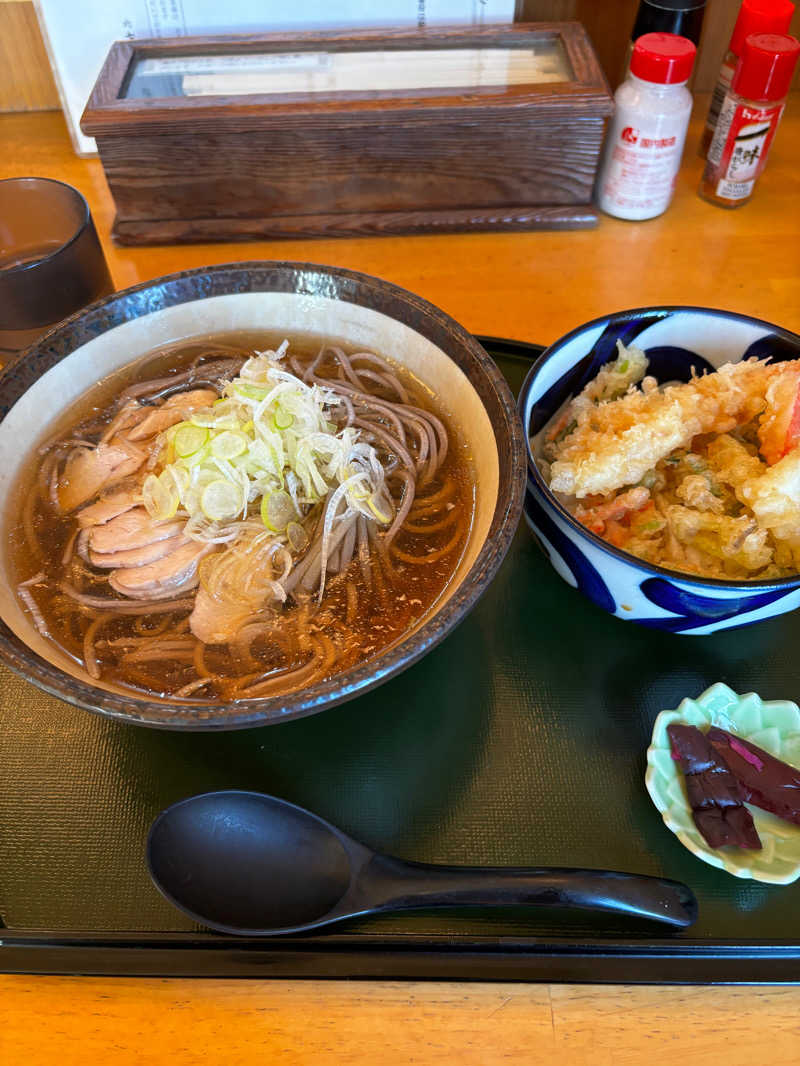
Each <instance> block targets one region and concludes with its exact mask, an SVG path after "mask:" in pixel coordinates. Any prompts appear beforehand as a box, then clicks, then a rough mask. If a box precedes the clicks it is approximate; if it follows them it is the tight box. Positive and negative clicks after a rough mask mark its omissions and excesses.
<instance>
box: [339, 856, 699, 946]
mask: <svg viewBox="0 0 800 1066" xmlns="http://www.w3.org/2000/svg"><path fill="white" fill-rule="evenodd" d="M359 888H360V889H361V891H362V892H363V894H364V897H365V901H366V899H368V900H369V903H370V906H371V907H375V908H376V909H378V910H405V909H409V908H412V907H454V906H459V907H468V906H477V907H481V906H498V907H504V906H508V905H512V904H525V905H527V906H538V907H577V908H580V909H581V910H592V911H608V912H611V913H614V914H622V915H628V916H632V917H637V918H650V919H652V920H654V921H657V922H664V923H665V924H667V925H671V926H673V927H675V928H679V929H685V928H686V927H687V926H689V925H691V924H692V923H693V922H694V921H695V919H696V918H697V900H696V899H695V897H694V894H693V893H692V891H691V889H690V888H688V887H687V886H686V885H684V884H681V883H680V882H679V881H670V880H666V879H664V878H659V877H648V876H645V875H642V874H629V873H618V872H616V871H613V870H575V869H561V868H555V867H541V868H536V867H533V868H531V867H512V866H507V867H502V866H499V867H470V866H436V865H430V864H425V863H413V862H403V861H402V860H400V859H395V858H392V857H390V856H387V855H375V856H374V858H373V859H372V861H371V862H370V863H368V865H367V866H366V867H365V868H364V869H363V871H362V873H361V876H360V878H359Z"/></svg>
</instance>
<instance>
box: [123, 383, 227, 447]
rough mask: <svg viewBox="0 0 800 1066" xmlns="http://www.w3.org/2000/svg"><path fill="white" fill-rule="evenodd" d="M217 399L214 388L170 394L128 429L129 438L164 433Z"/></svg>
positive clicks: (133, 438) (134, 438) (143, 438)
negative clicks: (158, 405)
mask: <svg viewBox="0 0 800 1066" xmlns="http://www.w3.org/2000/svg"><path fill="white" fill-rule="evenodd" d="M216 399H217V393H216V392H215V391H214V389H193V390H192V391H191V392H181V393H178V394H177V395H175V396H170V398H169V399H168V400H165V401H164V403H163V404H162V405H161V406H160V407H154V408H153V409H152V410H151V411H150V412H149V414H147V415H145V417H144V418H143V419H142V420H141V421H140V422H138V423H137V424H136V425H135V426H134V427H133V429H130V430H128V431H127V434H126V435H127V437H128V439H129V440H147V438H148V437H154V436H155V435H156V434H157V433H163V432H164V430H166V429H169V428H170V426H176V425H177V424H178V422H183V421H184V420H185V419H187V418H189V416H190V415H191V414H192V412H193V411H196V410H198V408H200V407H210V406H211V404H212V403H213V402H214V401H215V400H216Z"/></svg>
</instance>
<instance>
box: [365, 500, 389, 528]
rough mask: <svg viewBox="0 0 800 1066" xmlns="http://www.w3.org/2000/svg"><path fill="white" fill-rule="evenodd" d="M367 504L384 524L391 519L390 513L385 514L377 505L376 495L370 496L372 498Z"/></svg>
mask: <svg viewBox="0 0 800 1066" xmlns="http://www.w3.org/2000/svg"><path fill="white" fill-rule="evenodd" d="M367 506H368V507H369V509H370V511H372V513H373V514H374V515H375V517H376V518H377V519H378V521H379V522H382V523H383V524H384V525H386V524H387V523H388V522H390V521H391V519H392V516H391V515H390V514H384V513H383V512H382V511H381V510H379V508H378V507H377V506H376V504H375V497H374V496H370V498H369V499H368V500H367Z"/></svg>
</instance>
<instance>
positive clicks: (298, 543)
mask: <svg viewBox="0 0 800 1066" xmlns="http://www.w3.org/2000/svg"><path fill="white" fill-rule="evenodd" d="M286 539H287V540H288V541H289V547H290V548H291V549H292V551H296V552H301V551H302V550H303V549H304V548H305V547H307V546H308V533H306V531H305V530H304V529H303V527H302V526H301V525H300V523H299V522H290V523H289V525H288V526H287V527H286Z"/></svg>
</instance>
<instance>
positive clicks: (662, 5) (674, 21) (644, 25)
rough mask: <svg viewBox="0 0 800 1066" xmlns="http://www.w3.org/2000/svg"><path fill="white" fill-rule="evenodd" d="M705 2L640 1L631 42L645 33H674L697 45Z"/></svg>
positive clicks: (675, 0)
mask: <svg viewBox="0 0 800 1066" xmlns="http://www.w3.org/2000/svg"><path fill="white" fill-rule="evenodd" d="M705 6H706V0H641V3H640V4H639V10H638V12H637V14H636V21H635V22H634V24H633V32H632V33H631V40H632V41H637V40H638V39H639V38H640V37H643V36H644V34H646V33H676V34H679V35H680V36H681V37H688V38H689V40H690V41H694V43H695V44H698V43H699V41H700V31H701V30H702V28H703V13H704V11H705Z"/></svg>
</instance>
